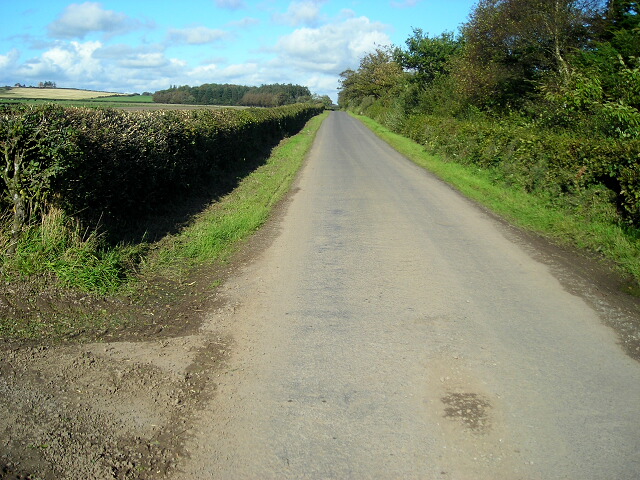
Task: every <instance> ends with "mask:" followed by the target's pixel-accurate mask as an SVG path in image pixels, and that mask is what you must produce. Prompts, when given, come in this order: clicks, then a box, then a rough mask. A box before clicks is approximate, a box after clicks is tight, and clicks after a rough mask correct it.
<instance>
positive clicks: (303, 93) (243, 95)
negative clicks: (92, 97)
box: [153, 83, 331, 107]
mask: <svg viewBox="0 0 640 480" xmlns="http://www.w3.org/2000/svg"><path fill="white" fill-rule="evenodd" d="M327 100H328V104H331V100H330V99H329V97H326V98H325V97H316V96H314V95H311V92H310V91H309V89H308V88H307V87H303V86H300V85H292V84H286V85H285V84H278V83H276V84H272V85H262V86H260V87H247V86H243V85H229V84H224V85H222V84H217V83H208V84H204V85H200V86H199V87H190V86H188V85H184V86H181V87H178V86H172V87H171V88H169V89H167V90H160V91H157V92H156V93H154V94H153V101H154V102H156V103H177V104H191V105H227V106H236V105H237V106H248V107H279V106H282V105H289V104H293V103H305V102H319V103H327V102H326V101H327Z"/></svg>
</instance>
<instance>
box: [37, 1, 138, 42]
mask: <svg viewBox="0 0 640 480" xmlns="http://www.w3.org/2000/svg"><path fill="white" fill-rule="evenodd" d="M137 26H138V24H137V22H136V21H134V20H132V19H130V18H129V17H127V16H126V15H125V14H124V13H118V12H115V11H113V10H103V8H102V5H100V4H99V3H95V2H85V3H81V4H78V3H72V4H71V5H69V6H68V7H67V8H66V9H65V10H64V12H62V14H61V15H60V16H59V17H58V18H57V19H56V20H55V21H54V22H52V23H51V24H49V26H48V27H47V28H48V31H49V35H51V36H52V37H54V38H63V39H71V38H79V39H82V38H84V37H85V36H86V35H87V34H89V33H92V32H101V33H105V34H111V35H114V34H119V33H125V32H128V31H130V30H132V29H134V28H137Z"/></svg>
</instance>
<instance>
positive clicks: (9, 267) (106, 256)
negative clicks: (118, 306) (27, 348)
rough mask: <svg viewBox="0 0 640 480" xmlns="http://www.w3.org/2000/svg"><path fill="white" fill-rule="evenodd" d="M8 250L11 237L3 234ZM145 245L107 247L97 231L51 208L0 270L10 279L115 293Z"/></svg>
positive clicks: (32, 227)
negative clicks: (52, 279) (48, 280)
mask: <svg viewBox="0 0 640 480" xmlns="http://www.w3.org/2000/svg"><path fill="white" fill-rule="evenodd" d="M2 238H3V239H4V240H3V242H4V243H5V245H2V247H5V248H4V250H5V251H6V249H7V248H6V247H8V242H9V236H8V235H2ZM144 249H145V246H144V245H138V246H127V247H125V246H116V247H111V248H107V247H106V246H105V245H104V243H103V242H102V241H101V238H100V235H99V234H98V233H97V232H96V231H83V230H82V228H81V227H80V224H79V223H78V222H77V221H76V220H74V219H72V218H70V217H68V216H67V215H66V214H65V213H64V212H63V211H62V210H60V209H57V208H52V209H50V210H49V211H48V212H47V213H46V214H45V215H44V216H43V217H42V218H41V221H40V222H39V223H37V224H34V225H31V226H29V227H27V229H26V231H25V232H24V234H23V236H22V238H21V239H20V241H19V242H18V244H17V245H16V251H15V254H14V255H11V256H9V255H3V256H2V258H1V260H0V268H1V269H2V272H3V273H4V275H5V276H6V277H8V278H12V277H13V278H23V279H27V278H29V277H36V276H37V277H47V276H50V277H56V278H57V279H58V280H59V281H60V283H61V284H62V285H63V286H65V287H71V288H78V289H80V290H85V291H94V292H98V293H101V294H108V293H112V292H114V291H115V290H117V289H118V287H119V286H120V285H121V284H122V283H123V281H124V280H125V278H126V277H127V275H128V274H129V273H130V272H131V269H132V268H133V266H134V265H136V264H137V263H138V260H139V257H140V255H141V254H142V253H143V251H144Z"/></svg>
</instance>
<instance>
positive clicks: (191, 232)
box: [147, 112, 328, 272]
mask: <svg viewBox="0 0 640 480" xmlns="http://www.w3.org/2000/svg"><path fill="white" fill-rule="evenodd" d="M327 115H328V113H327V112H325V113H323V114H322V115H318V116H316V117H314V118H312V119H311V120H309V122H308V123H307V125H306V126H305V127H304V128H303V129H302V131H301V132H300V133H298V134H297V135H295V136H294V137H291V138H288V139H286V140H284V141H282V142H281V143H280V145H278V146H277V147H276V148H275V149H273V151H272V153H271V156H270V158H269V159H268V160H267V162H266V163H265V164H264V165H262V166H261V167H259V168H258V169H256V170H255V171H254V172H252V173H251V175H249V176H247V177H245V178H244V179H243V180H242V181H241V182H240V184H239V185H238V187H237V188H235V189H234V190H233V191H232V192H231V193H230V194H228V195H227V196H225V197H224V198H222V199H221V200H220V201H219V202H216V203H215V204H214V205H212V206H211V207H210V208H209V209H207V210H206V211H204V212H203V213H201V214H200V215H198V216H197V217H196V218H195V219H194V221H193V222H192V224H191V225H190V226H188V227H187V228H185V229H184V230H183V231H182V232H180V233H179V234H177V235H175V236H172V237H167V238H165V239H164V240H163V241H162V242H160V245H159V248H158V249H157V250H156V251H155V252H154V255H153V257H151V258H150V259H149V263H148V265H147V271H152V270H153V271H163V272H167V271H175V270H176V269H177V270H183V269H184V268H187V269H188V268H190V267H193V266H195V265H199V264H202V263H206V262H212V261H220V260H226V259H228V258H229V256H230V255H231V254H232V253H233V252H234V251H235V250H236V247H237V246H238V244H239V242H241V241H242V240H244V239H246V238H247V237H248V236H249V235H251V233H253V232H254V231H256V230H257V229H258V228H259V227H260V226H261V225H262V224H263V223H264V222H265V221H266V220H267V218H268V217H269V213H270V212H271V210H272V208H273V206H274V205H275V204H276V203H277V202H278V201H279V200H280V199H281V198H282V197H283V196H284V195H285V193H287V192H288V191H289V188H290V187H291V183H292V182H293V179H294V178H295V176H296V173H297V172H298V170H299V169H300V167H301V166H302V163H303V162H304V159H305V157H306V154H307V152H308V151H309V149H310V148H311V144H312V143H313V140H314V138H315V135H316V132H317V131H318V129H319V128H320V125H321V124H322V122H323V121H324V119H325V118H326V117H327Z"/></svg>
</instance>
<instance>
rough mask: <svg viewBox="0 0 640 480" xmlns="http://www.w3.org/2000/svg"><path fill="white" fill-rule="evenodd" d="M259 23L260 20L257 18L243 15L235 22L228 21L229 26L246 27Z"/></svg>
mask: <svg viewBox="0 0 640 480" xmlns="http://www.w3.org/2000/svg"><path fill="white" fill-rule="evenodd" d="M259 23H260V20H258V19H257V18H252V17H245V18H243V19H241V20H238V21H236V22H229V26H231V27H240V28H246V27H253V26H255V25H258V24H259Z"/></svg>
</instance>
